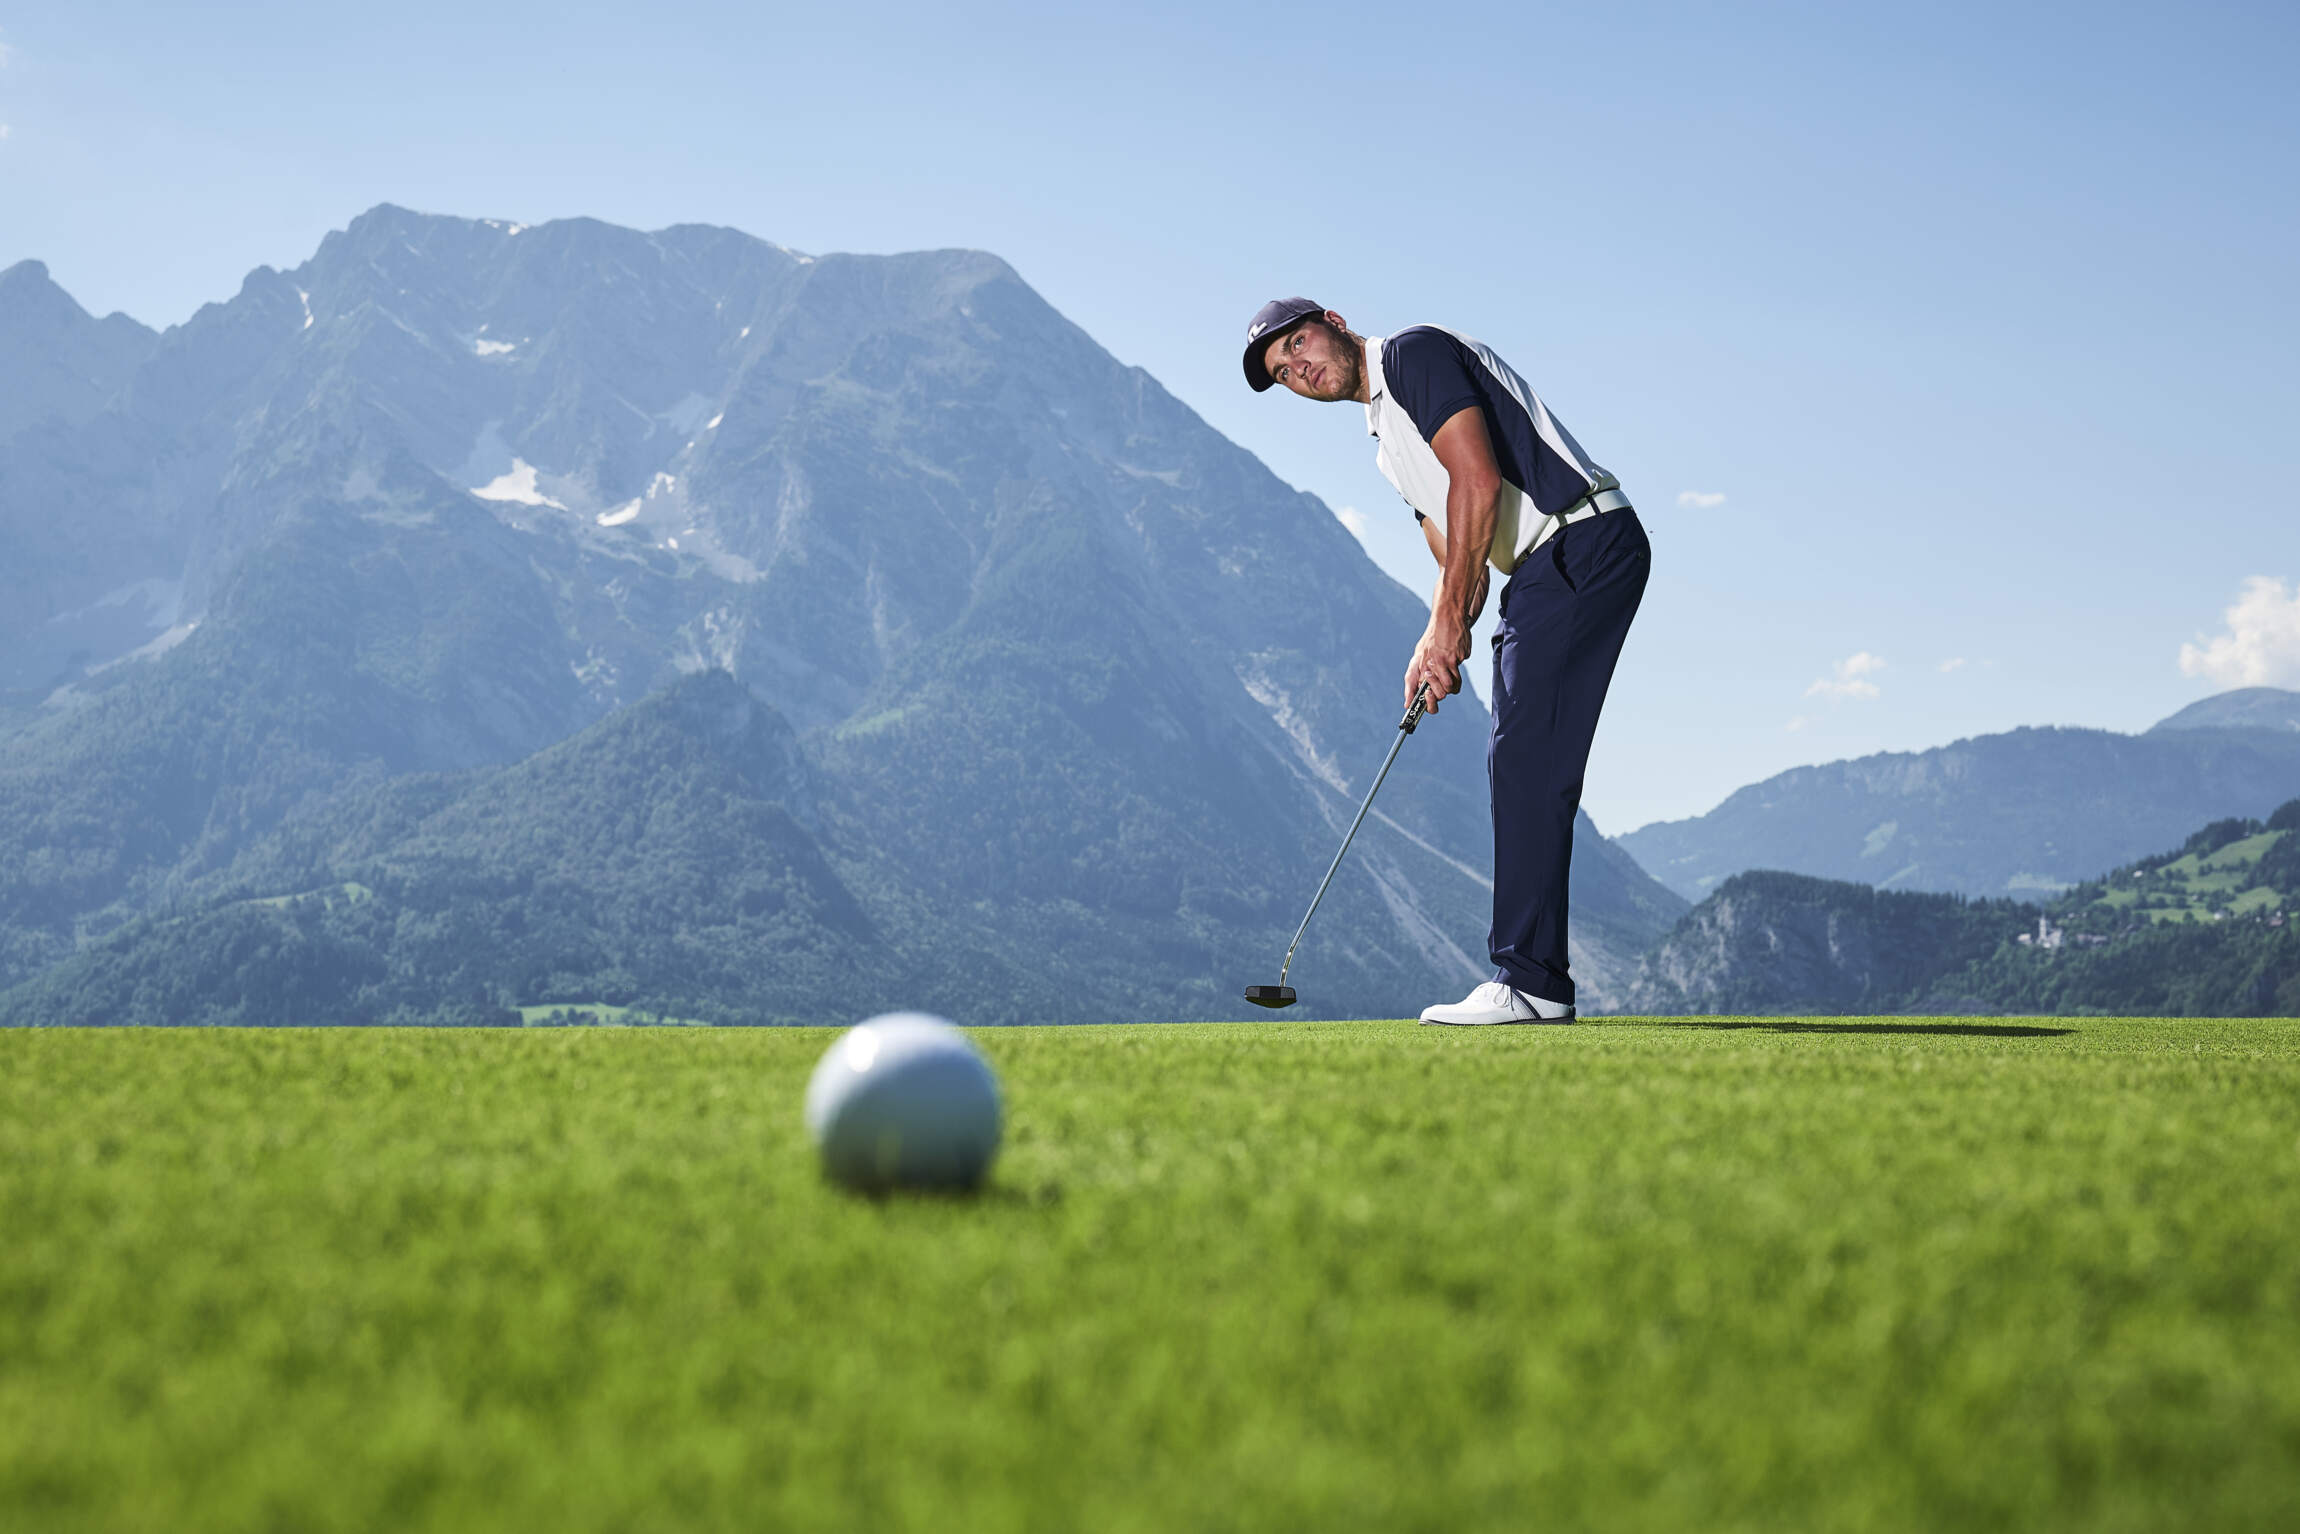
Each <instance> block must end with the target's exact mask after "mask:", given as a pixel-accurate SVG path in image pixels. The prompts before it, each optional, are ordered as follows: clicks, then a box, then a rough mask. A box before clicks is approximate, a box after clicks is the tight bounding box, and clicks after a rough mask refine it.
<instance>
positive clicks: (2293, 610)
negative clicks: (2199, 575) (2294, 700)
mask: <svg viewBox="0 0 2300 1534" xmlns="http://www.w3.org/2000/svg"><path fill="white" fill-rule="evenodd" d="M2221 616H2222V618H2224V619H2225V620H2226V621H2227V624H2228V632H2227V633H2225V634H2215V635H2214V636H2212V638H2210V639H2208V640H2205V642H2204V643H2203V644H2202V645H2193V644H2184V645H2182V646H2181V647H2180V670H2181V673H2182V674H2183V675H2185V676H2200V677H2204V678H2206V679H2208V680H2210V681H2214V682H2218V683H2219V684H2220V685H2221V686H2223V687H2278V686H2294V685H2300V587H2295V588H2294V589H2292V590H2289V591H2287V590H2286V589H2285V587H2284V583H2283V582H2282V581H2281V580H2278V579H2276V578H2275V577H2273V576H2268V575H2255V576H2250V577H2248V578H2247V579H2246V580H2245V582H2244V589H2243V590H2242V591H2240V592H2238V593H2237V597H2236V601H2235V603H2234V604H2233V605H2232V606H2230V607H2229V609H2228V610H2227V611H2226V612H2225V613H2223V614H2221ZM2200 637H2201V636H2200Z"/></svg>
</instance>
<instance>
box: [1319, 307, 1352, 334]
mask: <svg viewBox="0 0 2300 1534" xmlns="http://www.w3.org/2000/svg"><path fill="white" fill-rule="evenodd" d="M1320 318H1322V319H1323V320H1325V322H1326V323H1327V324H1329V325H1331V326H1333V327H1334V328H1335V329H1336V330H1338V331H1340V332H1341V333H1342V334H1343V335H1348V334H1349V333H1350V322H1349V321H1348V320H1345V319H1343V318H1342V317H1341V316H1340V315H1338V314H1336V313H1335V312H1334V311H1333V310H1331V309H1328V310H1327V311H1326V312H1325V313H1324V314H1323V315H1321V316H1320Z"/></svg>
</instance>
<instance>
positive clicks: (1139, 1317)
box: [0, 1019, 2300, 1534]
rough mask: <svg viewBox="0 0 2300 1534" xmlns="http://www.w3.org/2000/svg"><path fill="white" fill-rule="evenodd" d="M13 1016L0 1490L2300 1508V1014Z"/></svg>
mask: <svg viewBox="0 0 2300 1534" xmlns="http://www.w3.org/2000/svg"><path fill="white" fill-rule="evenodd" d="M827 1037H828V1035H826V1034H824V1033H821V1032H796V1031H793V1032H777V1031H761V1032H728V1031H712V1030H660V1031H657V1030H632V1029H602V1030H547V1031H546V1030H538V1031H517V1030H506V1031H502V1032H493V1031H489V1032H462V1031H448V1030H442V1031H436V1032H393V1031H343V1032H279V1033H258V1032H116V1033H114V1032H82V1033H66V1032H28V1033H11V1034H0V1528H5V1529H8V1530H27V1531H31V1530H37V1531H43V1534H44V1531H48V1530H75V1529H120V1530H151V1529H169V1530H187V1529H207V1528H213V1529H234V1530H260V1529H282V1530H287V1529H294V1530H331V1529H391V1530H410V1529H471V1528H486V1527H517V1528H548V1529H554V1530H558V1529H568V1530H585V1529H601V1530H608V1529H616V1530H624V1529H628V1530H652V1529H662V1530H688V1529H718V1528H724V1529H744V1530H750V1529H773V1528H829V1529H848V1528H853V1529H867V1528H936V1529H943V1528H985V1529H1018V1530H1019V1529H1046V1530H1067V1529H1091V1530H1168V1529H1205V1530H1222V1529H1241V1530H1243V1529H1355V1528H1367V1529H1374V1528H1378V1529H1426V1530H1432V1531H1440V1530H1443V1531H1457V1530H1462V1529H1472V1528H1526V1527H1545V1528H1566V1529H1575V1528H1580V1529H1601V1530H1609V1531H1610V1530H1641V1529H1651V1530H1691V1529H1698V1530H1705V1531H1707V1530H1751V1531H1756V1530H1768V1531H1770V1530H1782V1529H1828V1530H1851V1529H1908V1530H1942V1529H1956V1530H1960V1531H1962V1530H1990V1529H2004V1530H2036V1529H2098V1530H2126V1529H2129V1530H2143V1529H2165V1528H2212V1529H2216V1530H2227V1529H2288V1528H2292V1527H2295V1526H2300V1237H2296V1235H2295V1233H2296V1232H2300V1024H2295V1023H2291V1022H2241V1023H2222V1022H2108V1021H2099V1020H2092V1019H2086V1020H2081V1021H2077V1022H2072V1023H2067V1024H2062V1023H2058V1022H2038V1023H2031V1024H2021V1023H2011V1022H2007V1023H1992V1024H1959V1023H1949V1022H1942V1023H1938V1024H1931V1023H1928V1022H1926V1021H1925V1020H1918V1019H1903V1020H1897V1021H1894V1022H1889V1023H1882V1022H1875V1021H1869V1022H1844V1023H1831V1022H1828V1021H1825V1020H1806V1021H1800V1022H1795V1023H1788V1022H1779V1023H1762V1022H1760V1023H1750V1024H1743V1025H1725V1024H1714V1023H1700V1022H1684V1023H1673V1024H1662V1025H1637V1024H1629V1023H1607V1024H1596V1025H1585V1026H1582V1027H1580V1028H1575V1029H1517V1030H1507V1031H1495V1032H1491V1033H1485V1032H1471V1033H1458V1032H1450V1031H1440V1030H1435V1029H1417V1028H1413V1027H1410V1026H1405V1025H1398V1024H1288V1023H1282V1022H1279V1023H1272V1024H1266V1025H1257V1026H1203V1027H1160V1028H1148V1027H1145V1028H1130V1029H1115V1028H1113V1029H1074V1030H1046V1031H1035V1030H1034V1031H1027V1032H1009V1033H997V1034H988V1035H983V1036H981V1038H982V1043H983V1046H984V1048H985V1049H986V1051H987V1052H988V1053H989V1054H990V1056H991V1057H992V1059H993V1060H994V1062H995V1063H996V1065H997V1067H998V1069H999V1071H1000V1073H1001V1075H1002V1077H1003V1079H1004V1081H1005V1083H1006V1086H1007V1090H1008V1094H1009V1102H1010V1109H1011V1114H1010V1123H1009V1143H1008V1146H1007V1151H1006V1154H1005V1156H1004V1158H1003V1160H1002V1161H1001V1162H1000V1164H999V1167H998V1170H997V1172H996V1174H995V1177H994V1180H993V1183H992V1185H991V1186H990V1187H989V1188H988V1190H987V1191H986V1192H984V1193H983V1194H982V1195H981V1196H979V1197H976V1198H972V1199H932V1198H898V1199H892V1200H887V1201H883V1202H871V1201H866V1200H862V1199H857V1198H852V1197H848V1196H844V1195H841V1194H839V1193H837V1192H834V1191H832V1190H831V1189H829V1188H826V1187H824V1186H823V1185H822V1184H821V1183H820V1182H819V1180H818V1179H817V1177H816V1176H815V1174H814V1171H813V1168H812V1165H811V1162H810V1159H809V1157H808V1155H807V1153H806V1149H805V1142H804V1139H803V1135H802V1131H801V1129H800V1125H799V1121H798V1114H799V1100H800V1094H801V1091H802V1088H803V1085H804V1082H805V1079H806V1075H807V1072H808V1070H809V1069H810V1067H811V1066H812V1064H813V1061H814V1059H815V1057H816V1055H817V1054H818V1053H819V1052H820V1051H821V1049H822V1048H823V1046H824V1044H825V1042H826V1040H827Z"/></svg>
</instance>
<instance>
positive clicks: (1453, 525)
mask: <svg viewBox="0 0 2300 1534" xmlns="http://www.w3.org/2000/svg"><path fill="white" fill-rule="evenodd" d="M1430 447H1431V448H1432V449H1433V450H1435V452H1436V453H1437V456H1438V462H1440V463H1442V464H1444V465H1445V471H1446V478H1447V481H1448V483H1447V485H1446V498H1445V529H1444V531H1442V532H1441V531H1440V530H1439V528H1438V525H1437V523H1436V522H1434V521H1424V522H1423V523H1422V536H1423V537H1424V538H1425V539H1427V540H1428V542H1429V546H1430V553H1431V554H1432V555H1433V556H1434V557H1435V558H1436V559H1437V562H1438V567H1439V571H1440V573H1439V575H1438V584H1437V591H1436V593H1435V594H1434V595H1432V596H1431V598H1430V622H1429V628H1428V629H1427V630H1425V631H1424V632H1423V634H1422V637H1421V643H1419V644H1417V645H1415V646H1414V658H1413V660H1412V662H1411V663H1410V664H1408V665H1407V667H1406V693H1405V695H1406V703H1407V706H1408V707H1411V706H1412V703H1413V696H1414V693H1415V692H1416V691H1417V690H1418V689H1420V688H1421V687H1422V686H1424V685H1425V684H1426V685H1427V686H1428V688H1429V710H1428V711H1429V712H1430V713H1433V714H1434V713H1436V712H1437V711H1438V700H1439V699H1440V698H1450V697H1452V696H1453V695H1454V694H1455V693H1457V692H1460V691H1461V685H1462V684H1461V667H1462V662H1463V661H1466V660H1468V659H1469V651H1470V626H1471V625H1472V624H1474V623H1476V622H1477V618H1478V614H1479V613H1481V612H1483V611H1485V594H1486V578H1487V572H1486V555H1487V553H1488V551H1489V550H1490V549H1491V548H1492V547H1493V525H1494V518H1495V515H1496V511H1497V507H1498V504H1499V502H1500V499H1501V466H1500V465H1499V464H1497V463H1496V462H1495V461H1494V456H1493V442H1492V440H1491V439H1490V438H1488V437H1487V436H1486V431H1485V415H1484V413H1483V412H1482V411H1480V410H1479V409H1478V408H1477V407H1476V406H1475V405H1471V406H1468V407H1466V408H1464V409H1462V410H1459V411H1457V412H1455V413H1454V415H1453V416H1452V417H1451V418H1450V419H1449V420H1447V422H1446V423H1445V425H1443V426H1441V427H1439V428H1438V434H1437V436H1435V437H1434V438H1432V439H1431V441H1430Z"/></svg>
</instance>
